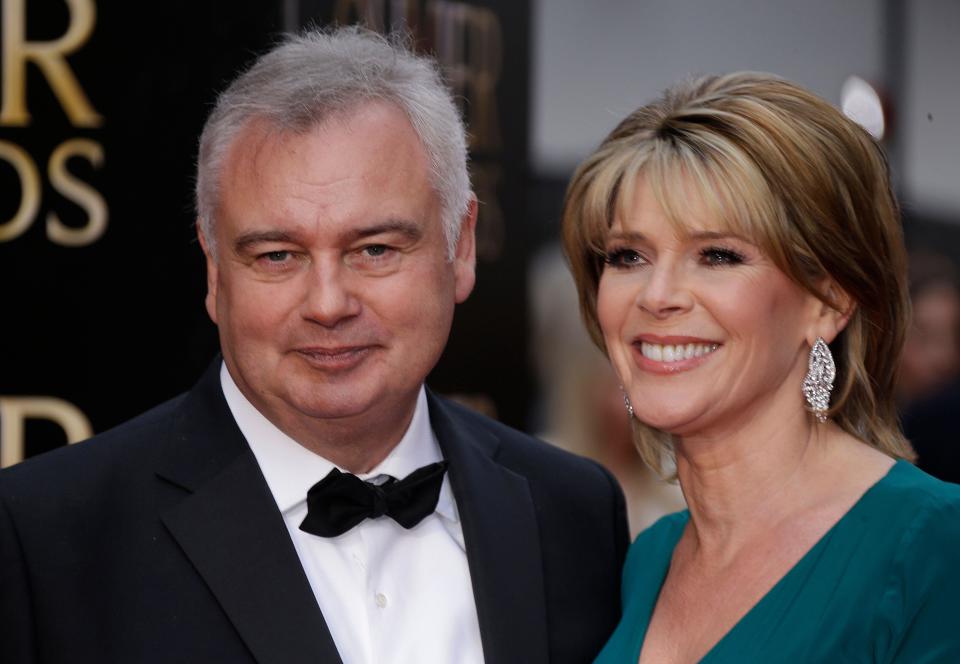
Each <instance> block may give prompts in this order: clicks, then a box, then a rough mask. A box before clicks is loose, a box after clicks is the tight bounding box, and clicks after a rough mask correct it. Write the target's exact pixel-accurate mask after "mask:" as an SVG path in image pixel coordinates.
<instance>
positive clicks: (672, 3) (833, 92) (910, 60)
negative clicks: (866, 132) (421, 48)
mask: <svg viewBox="0 0 960 664" xmlns="http://www.w3.org/2000/svg"><path fill="white" fill-rule="evenodd" d="M904 1H905V2H906V3H907V4H906V6H907V12H908V17H909V20H908V28H907V34H906V38H907V42H906V47H907V55H908V57H907V62H906V68H905V71H904V75H905V78H906V81H905V82H906V83H907V85H906V86H905V92H907V93H908V94H909V97H908V98H907V99H906V100H905V101H906V102H908V103H904V104H902V105H901V108H898V109H897V110H898V115H899V119H900V121H901V124H900V134H899V136H900V140H901V154H902V156H903V167H904V172H903V174H902V178H901V182H902V184H903V189H904V190H905V193H906V196H905V198H906V199H907V200H908V201H909V204H910V205H912V206H913V207H916V208H919V209H925V208H935V209H937V210H939V211H941V212H943V211H950V210H956V211H960V0H904ZM884 4H885V3H884V0H802V1H801V0H644V1H640V0H634V1H629V0H595V1H592V2H588V1H585V0H534V2H533V12H534V13H533V25H534V28H533V40H534V43H533V48H532V53H533V63H532V64H533V68H532V86H533V88H532V96H531V104H532V116H531V146H530V148H531V151H530V152H531V160H532V165H533V169H534V171H535V172H537V173H540V174H545V175H553V174H566V173H569V171H570V170H571V169H572V167H573V166H574V165H575V164H576V163H577V162H578V161H579V160H580V159H581V158H583V157H584V156H585V155H586V154H587V153H588V152H590V150H591V149H593V147H594V146H596V144H597V143H599V141H600V140H602V139H603V137H604V136H605V135H606V133H607V132H608V131H610V130H611V129H612V128H613V127H614V125H615V124H616V123H617V122H618V121H619V120H620V119H621V118H622V117H623V116H624V115H626V114H627V113H628V112H630V111H631V110H633V109H634V108H636V107H637V106H639V105H640V104H642V103H644V102H647V101H650V100H651V99H653V98H654V97H656V96H657V94H658V93H659V92H660V91H661V90H662V89H663V88H665V87H667V86H668V85H670V84H671V83H673V82H675V81H677V80H679V79H681V78H684V77H687V76H690V75H697V74H707V73H722V72H728V71H735V70H740V69H754V70H763V71H770V72H773V73H775V74H779V75H781V76H784V77H786V78H789V79H791V80H794V81H797V82H798V83H801V84H803V85H805V86H807V87H808V88H810V89H812V90H813V91H815V92H817V93H818V94H820V95H822V96H823V97H825V98H826V99H828V100H830V101H832V102H834V103H838V102H839V95H840V87H841V85H842V84H843V81H844V80H845V79H846V77H847V76H849V75H850V74H856V75H859V76H861V77H863V78H866V79H868V80H874V81H878V82H881V83H882V82H883V81H884V80H885V72H884V42H883V29H884ZM928 112H929V113H932V115H933V118H934V119H933V121H932V122H930V121H928V120H927V115H926V114H927V113H928ZM958 217H960V214H958ZM958 221H960V218H958Z"/></svg>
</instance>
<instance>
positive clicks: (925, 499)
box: [874, 461, 960, 528]
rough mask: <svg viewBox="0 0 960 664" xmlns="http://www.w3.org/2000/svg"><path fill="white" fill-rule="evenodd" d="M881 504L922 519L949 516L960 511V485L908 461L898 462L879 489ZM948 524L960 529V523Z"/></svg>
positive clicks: (912, 517) (882, 481)
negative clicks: (926, 471)
mask: <svg viewBox="0 0 960 664" xmlns="http://www.w3.org/2000/svg"><path fill="white" fill-rule="evenodd" d="M874 490H875V492H876V493H877V494H878V498H879V500H878V503H879V504H880V505H881V507H883V508H887V509H889V508H890V507H892V506H896V507H898V508H899V510H905V511H906V512H908V513H910V517H911V520H912V521H916V520H917V519H918V518H923V517H927V518H936V517H940V516H945V517H949V516H952V515H956V514H957V510H960V484H953V483H951V482H944V481H942V480H938V479H937V478H935V477H933V476H931V475H928V474H927V473H925V472H924V471H922V470H920V469H919V468H917V467H916V466H914V465H913V464H911V463H908V462H906V461H898V462H897V463H896V464H894V466H893V467H892V468H891V469H890V472H889V473H887V476H886V477H884V478H883V479H882V480H881V481H880V482H878V483H877V486H876V487H875V489H874ZM949 520H950V521H953V522H954V523H950V524H946V525H948V526H956V527H958V528H960V521H957V520H955V519H949Z"/></svg>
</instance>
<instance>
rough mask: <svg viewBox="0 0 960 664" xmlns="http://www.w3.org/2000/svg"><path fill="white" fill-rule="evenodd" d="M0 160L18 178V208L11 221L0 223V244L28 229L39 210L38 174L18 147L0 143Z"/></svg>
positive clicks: (30, 160)
mask: <svg viewBox="0 0 960 664" xmlns="http://www.w3.org/2000/svg"><path fill="white" fill-rule="evenodd" d="M0 159H3V160H4V161H6V162H7V163H8V164H10V165H11V166H13V168H14V170H16V171H17V176H19V178H20V207H19V208H18V209H17V212H16V214H14V215H13V218H12V219H10V220H9V221H0V242H9V241H10V240H13V239H14V238H16V237H18V236H20V235H21V234H22V233H23V232H24V231H26V230H27V229H28V228H30V224H32V223H33V219H34V217H36V215H37V210H39V209H40V196H41V193H40V173H39V172H37V167H36V165H35V164H34V163H33V158H32V157H31V156H30V155H29V154H28V153H27V151H26V150H24V149H23V148H21V147H20V146H19V145H14V144H13V143H8V142H7V141H0Z"/></svg>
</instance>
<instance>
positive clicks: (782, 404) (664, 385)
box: [597, 177, 832, 436]
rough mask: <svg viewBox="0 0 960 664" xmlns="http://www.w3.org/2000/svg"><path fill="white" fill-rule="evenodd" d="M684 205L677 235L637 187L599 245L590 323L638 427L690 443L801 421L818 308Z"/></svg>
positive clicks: (757, 254)
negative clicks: (596, 325)
mask: <svg viewBox="0 0 960 664" xmlns="http://www.w3.org/2000/svg"><path fill="white" fill-rule="evenodd" d="M688 201H689V203H688V206H687V215H686V217H685V218H684V219H683V220H682V222H683V226H684V229H683V232H682V233H678V230H677V228H676V227H675V225H674V224H672V223H671V222H670V220H669V219H668V218H667V216H666V215H665V214H664V212H663V210H662V209H661V208H660V206H659V204H658V203H657V200H656V198H655V197H654V194H653V192H652V190H651V189H650V187H649V186H648V185H647V183H646V182H645V181H644V180H643V178H642V177H641V178H640V180H638V183H637V187H636V188H635V195H634V199H633V201H632V204H631V205H630V206H628V207H625V208H624V214H623V217H622V218H620V217H618V218H617V219H616V220H615V222H614V224H613V226H612V227H611V229H610V233H609V235H608V238H607V243H606V254H607V255H606V258H607V265H606V266H605V269H604V271H603V275H602V277H601V279H600V287H599V293H598V302H597V314H598V318H599V321H600V326H601V328H602V329H603V335H604V339H605V341H606V345H607V350H608V354H609V356H610V360H611V362H612V363H613V366H614V368H615V369H616V371H617V373H618V375H619V377H620V379H621V381H622V382H623V386H624V389H625V390H626V391H627V393H628V395H629V396H630V400H631V402H632V403H633V407H634V409H635V411H636V414H637V417H638V418H639V419H640V420H641V421H642V422H645V423H646V424H648V425H650V426H653V427H655V428H657V429H660V430H663V431H668V432H670V433H673V434H676V435H680V436H690V435H696V434H709V433H711V432H712V433H722V431H723V430H730V429H731V428H732V430H737V429H738V428H740V427H741V426H742V425H743V423H744V422H750V421H754V420H755V418H756V417H758V416H763V417H767V418H782V417H786V416H787V415H788V414H789V413H793V414H801V413H803V410H804V401H803V396H802V394H801V383H802V381H803V375H804V373H805V371H806V365H807V356H808V352H809V348H810V345H809V344H810V342H811V341H812V340H813V339H815V338H816V335H817V334H818V333H820V330H819V329H818V321H820V319H822V318H823V316H822V315H821V312H822V310H823V305H822V304H821V303H820V302H819V301H818V300H817V299H816V298H815V297H813V296H812V295H810V294H808V293H807V292H806V291H804V290H802V289H801V288H800V287H799V286H797V285H796V284H794V283H793V282H792V281H791V280H790V279H789V278H788V277H787V276H786V275H785V274H784V273H783V272H781V271H780V270H779V269H778V268H777V267H775V266H774V264H773V263H772V262H771V261H770V260H769V259H768V258H767V257H766V256H765V255H764V254H763V253H762V252H761V251H760V250H759V248H758V247H757V246H755V245H754V244H752V243H751V242H749V241H748V240H746V239H744V238H740V237H736V236H733V235H730V234H728V233H727V232H724V231H723V230H722V229H721V227H720V226H719V224H717V223H716V221H715V220H714V219H712V218H710V216H709V215H708V214H706V213H705V210H706V208H705V206H704V205H703V204H702V203H701V202H700V201H699V199H698V197H696V196H690V197H688ZM825 336H826V335H825ZM831 336H832V335H831ZM828 340H829V339H828ZM771 421H776V419H771Z"/></svg>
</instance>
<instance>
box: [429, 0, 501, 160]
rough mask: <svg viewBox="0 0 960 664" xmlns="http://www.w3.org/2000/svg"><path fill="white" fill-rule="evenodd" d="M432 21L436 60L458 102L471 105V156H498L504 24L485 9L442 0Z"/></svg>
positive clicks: (468, 118) (433, 9) (468, 108)
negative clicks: (501, 27)
mask: <svg viewBox="0 0 960 664" xmlns="http://www.w3.org/2000/svg"><path fill="white" fill-rule="evenodd" d="M427 13H428V15H430V16H431V17H432V19H433V33H434V40H435V44H434V47H435V48H436V54H437V59H438V60H439V61H440V63H441V64H442V65H443V69H444V72H445V73H446V75H447V81H448V83H449V84H450V87H452V88H453V92H454V95H455V97H456V98H457V99H458V100H461V103H463V101H465V102H466V104H465V108H464V109H463V110H464V113H465V116H466V121H467V126H468V127H469V128H470V150H471V151H474V152H477V151H480V152H492V151H496V150H499V149H500V147H501V142H500V123H499V121H498V118H497V83H498V81H499V80H500V68H501V65H502V53H503V43H502V42H503V39H502V33H501V29H500V20H499V19H498V18H497V15H496V14H495V13H494V12H493V11H492V10H490V9H487V8H485V7H474V6H472V5H468V4H466V3H463V2H448V1H446V0H437V1H436V2H431V3H429V4H428V6H427Z"/></svg>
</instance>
